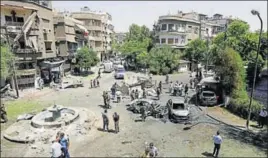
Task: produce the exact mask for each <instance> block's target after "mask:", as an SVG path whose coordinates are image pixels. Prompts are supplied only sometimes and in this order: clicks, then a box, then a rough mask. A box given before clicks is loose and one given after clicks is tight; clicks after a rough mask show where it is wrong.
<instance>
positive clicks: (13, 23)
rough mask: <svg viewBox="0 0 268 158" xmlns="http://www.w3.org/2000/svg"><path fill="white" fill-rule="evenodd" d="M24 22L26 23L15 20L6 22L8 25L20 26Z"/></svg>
mask: <svg viewBox="0 0 268 158" xmlns="http://www.w3.org/2000/svg"><path fill="white" fill-rule="evenodd" d="M23 24H24V22H13V21H7V22H6V25H7V26H20V27H22V26H23Z"/></svg>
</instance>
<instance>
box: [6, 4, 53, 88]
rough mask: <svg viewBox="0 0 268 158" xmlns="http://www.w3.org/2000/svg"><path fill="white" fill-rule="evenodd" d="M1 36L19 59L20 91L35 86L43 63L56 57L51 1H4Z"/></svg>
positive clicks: (17, 65)
mask: <svg viewBox="0 0 268 158" xmlns="http://www.w3.org/2000/svg"><path fill="white" fill-rule="evenodd" d="M1 35H4V36H5V37H6V38H8V39H9V43H10V45H11V47H12V50H13V53H14V54H15V56H16V69H17V78H18V86H19V88H26V87H32V86H34V85H35V79H36V77H40V76H41V63H42V62H44V61H45V60H50V59H53V58H55V57H56V47H55V38H54V27H53V14H52V9H51V1H27V0H26V1H1Z"/></svg>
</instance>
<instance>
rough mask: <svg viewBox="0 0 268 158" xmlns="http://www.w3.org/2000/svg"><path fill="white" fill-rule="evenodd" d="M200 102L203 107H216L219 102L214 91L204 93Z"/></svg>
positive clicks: (200, 96)
mask: <svg viewBox="0 0 268 158" xmlns="http://www.w3.org/2000/svg"><path fill="white" fill-rule="evenodd" d="M199 100H200V105H202V106H214V105H216V104H217V102H218V96H216V94H215V93H214V92H213V91H208V90H207V91H202V92H201V93H200V95H199Z"/></svg>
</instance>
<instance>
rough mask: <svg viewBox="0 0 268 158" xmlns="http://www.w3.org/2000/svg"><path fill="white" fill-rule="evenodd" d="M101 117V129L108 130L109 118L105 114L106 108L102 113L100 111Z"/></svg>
mask: <svg viewBox="0 0 268 158" xmlns="http://www.w3.org/2000/svg"><path fill="white" fill-rule="evenodd" d="M102 119H103V131H106V129H107V131H108V130H109V127H108V126H109V118H108V116H107V110H106V109H105V110H104V113H102Z"/></svg>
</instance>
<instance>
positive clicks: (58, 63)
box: [40, 60, 65, 69]
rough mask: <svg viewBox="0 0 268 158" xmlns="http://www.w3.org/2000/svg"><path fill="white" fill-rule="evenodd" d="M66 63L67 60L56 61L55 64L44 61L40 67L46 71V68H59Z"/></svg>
mask: <svg viewBox="0 0 268 158" xmlns="http://www.w3.org/2000/svg"><path fill="white" fill-rule="evenodd" d="M64 62H65V60H61V61H54V62H50V61H43V62H41V64H40V66H41V68H42V69H44V68H53V67H59V66H60V65H61V64H62V63H64Z"/></svg>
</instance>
